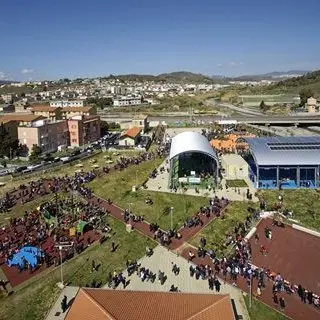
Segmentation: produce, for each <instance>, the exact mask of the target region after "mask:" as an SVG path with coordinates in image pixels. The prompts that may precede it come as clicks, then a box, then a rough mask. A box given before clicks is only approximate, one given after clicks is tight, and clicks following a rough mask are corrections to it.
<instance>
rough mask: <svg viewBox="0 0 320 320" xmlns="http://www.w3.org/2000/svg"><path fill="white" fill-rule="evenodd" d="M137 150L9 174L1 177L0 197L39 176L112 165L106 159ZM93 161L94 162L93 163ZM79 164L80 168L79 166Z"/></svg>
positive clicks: (136, 153)
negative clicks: (39, 169)
mask: <svg viewBox="0 0 320 320" xmlns="http://www.w3.org/2000/svg"><path fill="white" fill-rule="evenodd" d="M138 154H139V152H138V151H136V150H132V151H130V150H129V151H127V150H126V151H121V152H101V153H98V154H96V155H94V156H92V157H91V158H88V159H85V160H77V161H74V162H72V163H71V164H67V165H63V166H59V167H56V168H52V169H50V170H47V171H45V172H44V171H38V172H34V173H31V174H26V175H21V176H18V177H15V178H13V179H12V178H11V176H5V177H1V179H0V181H2V182H4V183H5V184H6V185H5V186H3V187H1V188H0V197H1V196H3V195H4V194H5V193H6V192H8V191H10V190H12V189H13V188H18V187H19V186H20V185H21V184H27V183H28V182H30V181H34V180H38V179H40V178H50V177H54V176H55V177H58V176H64V175H66V174H67V175H73V174H74V173H75V171H76V170H79V169H82V170H83V171H90V170H92V169H93V165H96V166H98V168H100V169H102V167H103V166H105V165H108V166H112V165H113V164H108V161H114V162H116V161H117V159H119V158H120V157H121V156H137V155H138ZM93 162H94V163H93ZM80 165H81V168H80V167H79V166H80Z"/></svg>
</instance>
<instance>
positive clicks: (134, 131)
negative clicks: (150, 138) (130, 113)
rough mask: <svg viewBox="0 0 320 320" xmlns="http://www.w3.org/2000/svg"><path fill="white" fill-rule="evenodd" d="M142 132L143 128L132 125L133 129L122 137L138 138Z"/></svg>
mask: <svg viewBox="0 0 320 320" xmlns="http://www.w3.org/2000/svg"><path fill="white" fill-rule="evenodd" d="M140 132H141V129H140V128H138V127H132V128H131V129H129V130H127V131H126V132H125V133H124V134H123V135H122V137H129V138H133V139H134V138H136V137H137V136H138V134H139V133H140Z"/></svg>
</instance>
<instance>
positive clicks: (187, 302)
mask: <svg viewBox="0 0 320 320" xmlns="http://www.w3.org/2000/svg"><path fill="white" fill-rule="evenodd" d="M65 319H66V320H89V319H90V320H106V319H110V320H111V319H112V320H128V319H130V320H150V319H151V320H163V319H167V320H188V319H189V320H191V319H192V320H209V319H210V320H212V319H214V320H233V319H234V313H233V308H232V305H231V301H230V297H229V296H228V295H214V294H194V293H192V294H191V293H177V292H145V291H129V290H108V289H84V288H83V289H80V290H79V291H78V293H77V295H76V297H75V300H74V302H73V304H72V306H71V308H70V310H69V311H68V313H67V315H66V318H65Z"/></svg>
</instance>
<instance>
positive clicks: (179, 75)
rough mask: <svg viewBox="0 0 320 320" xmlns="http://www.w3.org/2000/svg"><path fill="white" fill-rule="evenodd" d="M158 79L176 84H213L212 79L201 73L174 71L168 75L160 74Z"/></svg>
mask: <svg viewBox="0 0 320 320" xmlns="http://www.w3.org/2000/svg"><path fill="white" fill-rule="evenodd" d="M158 77H159V78H162V79H166V80H167V81H169V82H170V81H177V82H193V83H200V82H201V83H213V79H212V78H210V77H209V76H206V75H203V74H201V73H193V72H188V71H176V72H170V73H161V74H159V75H158Z"/></svg>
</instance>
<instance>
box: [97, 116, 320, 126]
mask: <svg viewBox="0 0 320 320" xmlns="http://www.w3.org/2000/svg"><path fill="white" fill-rule="evenodd" d="M101 120H104V121H107V122H126V121H130V120H131V117H130V115H128V114H127V115H108V116H104V115H101ZM193 120H194V121H204V122H206V123H207V122H210V121H228V122H229V121H230V122H232V121H234V122H237V123H243V124H255V125H266V126H268V125H270V126H272V125H274V126H281V125H287V126H289V125H296V126H313V125H314V126H318V125H320V115H319V116H285V117H284V116H280V117H275V116H259V117H257V116H256V117H250V116H247V117H245V116H232V117H221V116H208V115H203V116H196V115H194V116H193ZM149 121H165V122H166V123H177V122H185V121H187V122H189V121H190V116H182V115H177V116H150V117H149Z"/></svg>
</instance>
